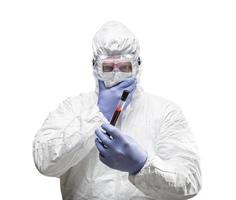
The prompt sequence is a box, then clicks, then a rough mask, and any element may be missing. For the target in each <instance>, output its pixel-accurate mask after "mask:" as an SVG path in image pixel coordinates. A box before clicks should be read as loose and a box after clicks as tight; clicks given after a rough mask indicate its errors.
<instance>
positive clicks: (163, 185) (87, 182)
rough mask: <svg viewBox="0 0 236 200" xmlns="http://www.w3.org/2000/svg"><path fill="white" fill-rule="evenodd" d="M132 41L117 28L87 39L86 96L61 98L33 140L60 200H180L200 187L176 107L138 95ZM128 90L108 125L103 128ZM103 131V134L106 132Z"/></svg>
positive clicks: (195, 156)
mask: <svg viewBox="0 0 236 200" xmlns="http://www.w3.org/2000/svg"><path fill="white" fill-rule="evenodd" d="M141 69H142V65H141V61H140V58H139V43H138V41H137V39H136V38H135V36H134V35H133V34H132V33H131V32H130V30H129V29H128V28H127V27H126V26H124V25H123V24H121V23H119V22H116V21H110V22H107V23H106V24H104V25H103V26H102V27H101V28H100V29H99V31H98V32H97V33H96V34H95V37H94V39H93V74H94V76H95V80H96V89H95V91H94V92H89V93H82V94H79V95H77V96H73V97H69V98H67V99H66V100H64V101H63V102H62V103H61V104H60V105H59V106H58V108H57V109H55V110H53V111H52V112H50V113H49V115H48V117H47V118H46V120H45V121H44V123H43V125H42V127H41V128H40V129H39V131H38V132H37V134H36V135H35V138H34V142H33V156H34V162H35V165H36V167H37V169H38V170H39V171H40V172H41V173H42V174H44V175H46V176H52V177H58V178H60V186H61V192H62V196H63V199H64V200H82V199H100V200H106V199H109V200H110V199H116V200H128V199H130V200H131V199H132V200H135V199H137V200H138V199H140V200H141V199H149V200H150V199H155V200H177V199H178V200H182V199H189V198H191V197H193V196H195V195H196V194H197V193H198V192H199V190H200V188H201V170H200V166H199V157H198V153H197V147H196V144H195V141H194V139H193V135H192V133H191V131H190V128H189V126H188V123H187V121H186V119H185V117H184V115H183V113H182V111H181V109H180V108H179V107H178V106H177V105H176V104H175V103H173V102H172V101H170V100H167V99H164V98H161V97H159V96H155V95H152V94H149V93H146V92H145V91H143V89H142V87H141V86H140V73H141ZM124 90H128V91H129V95H128V98H127V100H126V103H125V106H124V109H123V111H122V112H121V114H120V116H119V118H118V121H117V123H116V125H115V126H113V125H110V124H109V122H110V120H111V118H112V114H113V112H114V110H115V108H116V105H117V103H118V102H119V100H120V97H121V95H122V92H123V91H124ZM107 133H108V134H107Z"/></svg>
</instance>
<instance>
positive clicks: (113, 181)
mask: <svg viewBox="0 0 236 200" xmlns="http://www.w3.org/2000/svg"><path fill="white" fill-rule="evenodd" d="M83 98H84V101H86V102H87V106H89V104H93V103H96V101H97V96H96V94H95V93H94V94H93V93H90V94H87V95H86V96H85V97H83ZM161 102H162V99H161V98H160V101H159V98H158V97H154V96H152V95H150V94H147V93H145V92H142V93H141V94H140V95H139V96H138V97H136V99H135V101H133V102H132V104H131V105H130V107H128V108H127V110H124V111H123V113H121V115H120V117H119V119H118V121H117V124H116V127H118V128H119V129H120V130H121V131H122V132H123V133H126V134H128V135H129V136H131V137H133V138H134V140H135V141H136V142H137V143H138V144H139V145H141V146H142V147H143V149H145V150H147V151H148V152H149V154H155V152H156V149H157V147H156V143H157V142H156V141H157V136H158V134H159V121H160V120H159V118H160V109H161ZM83 109H86V107H85V108H83ZM60 181H61V191H62V196H63V200H82V199H86V200H90V199H97V200H98V199H101V200H106V199H109V200H111V199H116V200H128V199H130V200H131V199H132V200H138V199H140V200H141V199H142V200H143V199H152V198H151V197H148V196H146V195H145V194H143V193H142V192H141V191H140V190H138V189H137V188H136V187H135V186H134V185H133V184H132V183H131V182H130V181H129V180H128V173H126V172H121V171H118V170H113V169H111V168H109V167H107V166H106V165H105V164H103V163H102V162H101V161H100V160H99V153H98V150H97V149H96V146H95V143H94V147H93V148H92V149H91V150H90V152H89V153H88V154H87V155H86V156H85V157H84V158H83V159H82V160H81V161H80V162H79V163H78V164H77V165H75V166H74V167H72V168H71V169H69V170H68V171H67V172H66V173H65V174H64V175H63V176H61V178H60Z"/></svg>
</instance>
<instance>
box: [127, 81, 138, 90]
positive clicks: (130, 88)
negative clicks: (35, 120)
mask: <svg viewBox="0 0 236 200" xmlns="http://www.w3.org/2000/svg"><path fill="white" fill-rule="evenodd" d="M135 88H136V83H135V82H134V83H132V84H131V85H130V86H128V87H127V88H125V89H126V90H128V91H129V92H132V91H133V90H135Z"/></svg>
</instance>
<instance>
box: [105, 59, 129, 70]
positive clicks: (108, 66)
mask: <svg viewBox="0 0 236 200" xmlns="http://www.w3.org/2000/svg"><path fill="white" fill-rule="evenodd" d="M115 70H116V71H117V70H118V71H120V72H126V73H132V63H131V62H130V61H117V62H115V61H103V62H102V71H103V72H113V71H115Z"/></svg>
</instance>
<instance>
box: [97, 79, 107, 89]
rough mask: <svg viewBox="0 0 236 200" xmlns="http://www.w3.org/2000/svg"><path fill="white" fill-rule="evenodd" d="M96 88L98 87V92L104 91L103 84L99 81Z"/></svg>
mask: <svg viewBox="0 0 236 200" xmlns="http://www.w3.org/2000/svg"><path fill="white" fill-rule="evenodd" d="M98 87H99V91H102V90H105V89H106V87H105V84H104V82H103V81H101V80H98Z"/></svg>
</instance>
